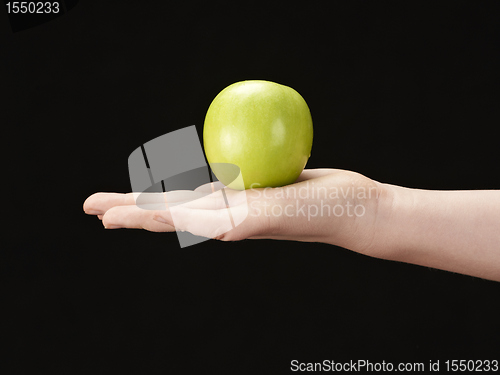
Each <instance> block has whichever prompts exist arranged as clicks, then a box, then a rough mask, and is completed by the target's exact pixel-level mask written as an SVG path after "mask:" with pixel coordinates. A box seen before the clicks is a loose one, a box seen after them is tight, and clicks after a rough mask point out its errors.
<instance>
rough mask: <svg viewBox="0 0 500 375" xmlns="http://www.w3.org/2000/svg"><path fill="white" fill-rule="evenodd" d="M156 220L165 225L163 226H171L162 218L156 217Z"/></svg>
mask: <svg viewBox="0 0 500 375" xmlns="http://www.w3.org/2000/svg"><path fill="white" fill-rule="evenodd" d="M153 219H154V220H156V221H159V222H160V223H163V224H170V223H169V222H168V221H167V220H166V219H165V218H163V217H162V216H155V217H153Z"/></svg>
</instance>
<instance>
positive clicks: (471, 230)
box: [368, 184, 500, 281]
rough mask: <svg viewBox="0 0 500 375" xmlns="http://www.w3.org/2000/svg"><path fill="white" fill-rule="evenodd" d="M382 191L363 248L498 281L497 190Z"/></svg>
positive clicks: (499, 219)
mask: <svg viewBox="0 0 500 375" xmlns="http://www.w3.org/2000/svg"><path fill="white" fill-rule="evenodd" d="M382 191H383V194H382V196H381V199H380V201H379V208H378V214H377V219H376V225H375V231H376V233H375V236H374V240H373V242H372V244H371V246H370V247H371V248H370V249H369V250H368V252H373V254H374V255H377V254H379V253H380V254H383V257H384V258H385V259H391V260H396V261H402V262H407V263H413V264H418V265H422V266H427V267H433V268H439V269H443V270H448V271H453V272H458V273H463V274H467V275H472V276H477V277H481V278H485V279H490V280H495V281H500V191H495V190H470V191H436V190H420V189H409V188H403V187H399V186H394V185H387V184H382Z"/></svg>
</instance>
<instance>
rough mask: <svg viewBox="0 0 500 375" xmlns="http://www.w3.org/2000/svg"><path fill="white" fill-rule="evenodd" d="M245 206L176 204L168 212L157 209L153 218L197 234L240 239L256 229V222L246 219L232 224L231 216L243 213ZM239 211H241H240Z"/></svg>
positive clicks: (232, 239) (233, 239)
mask: <svg viewBox="0 0 500 375" xmlns="http://www.w3.org/2000/svg"><path fill="white" fill-rule="evenodd" d="M244 210H246V207H243V206H239V207H234V208H231V210H229V209H219V210H205V209H196V208H187V207H183V206H176V207H172V208H171V209H170V212H163V211H157V215H155V216H154V219H155V220H157V221H161V222H165V223H169V224H170V225H172V226H174V227H175V228H176V230H178V231H187V232H190V233H192V234H194V235H197V236H202V237H207V238H215V239H224V240H229V241H236V240H241V239H244V238H247V237H249V236H250V235H252V234H253V233H256V232H257V231H258V222H257V221H255V220H246V221H245V222H244V223H242V224H241V225H238V226H236V228H234V226H233V217H234V216H239V215H243V214H245V212H244ZM240 211H241V212H240Z"/></svg>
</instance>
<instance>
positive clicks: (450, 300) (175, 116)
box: [0, 0, 500, 374]
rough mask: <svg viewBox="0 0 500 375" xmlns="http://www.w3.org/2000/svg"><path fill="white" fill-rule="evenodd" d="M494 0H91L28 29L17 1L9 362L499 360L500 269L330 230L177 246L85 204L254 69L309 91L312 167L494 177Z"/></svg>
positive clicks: (415, 180) (7, 61) (411, 178)
mask: <svg viewBox="0 0 500 375" xmlns="http://www.w3.org/2000/svg"><path fill="white" fill-rule="evenodd" d="M499 11H500V9H499V3H498V2H489V3H486V2H478V1H453V2H413V1H412V2H409V1H405V2H382V1H378V2H375V1H372V2H368V1H366V2H359V1H344V2H330V3H326V2H282V3H281V4H279V5H276V4H274V3H272V2H266V3H255V2H245V3H238V2H228V3H223V2H217V1H211V2H203V3H202V4H199V3H192V2H185V4H184V5H179V4H177V3H174V2H166V1H165V2H160V1H157V2H152V1H107V0H106V1H104V0H101V1H90V0H81V1H79V2H78V4H76V6H74V8H73V9H72V10H70V11H69V12H67V13H66V14H65V15H63V16H60V17H57V18H55V19H53V20H51V21H49V22H47V23H44V24H41V25H39V26H36V27H32V28H27V29H25V30H23V31H18V32H14V31H13V30H12V28H11V27H10V24H9V22H8V19H7V14H6V12H5V11H4V9H2V11H0V17H1V19H0V20H1V21H2V22H1V23H0V25H1V29H0V33H1V49H0V56H1V65H0V69H1V71H0V73H1V77H2V78H1V82H0V87H1V91H2V100H1V102H0V108H1V112H0V113H1V117H0V123H1V124H2V130H3V137H2V141H3V144H4V147H3V154H4V159H3V160H4V163H3V164H2V173H3V176H4V178H3V179H2V181H3V186H2V188H3V191H4V193H3V198H4V205H3V211H2V212H3V216H4V218H5V219H6V224H5V223H4V225H3V229H2V233H3V236H2V237H3V244H2V247H1V259H0V261H1V271H2V273H1V278H2V287H1V293H2V302H3V303H2V304H3V307H2V310H3V311H4V312H7V318H6V319H3V320H2V325H4V328H5V330H3V332H7V333H8V334H6V335H3V334H2V336H3V337H5V338H7V343H8V349H7V351H6V352H4V353H3V355H4V356H5V358H6V359H7V361H5V362H4V364H5V363H6V364H7V366H8V368H9V370H10V372H9V373H12V374H14V373H43V372H45V371H49V372H48V373H72V374H79V373H82V374H90V373H92V374H101V373H102V374H105V373H106V374H107V373H114V369H116V368H118V367H123V368H125V369H128V371H129V372H130V373H134V374H139V373H141V374H142V373H144V374H146V373H147V374H150V373H156V372H161V373H166V372H167V370H172V371H171V372H172V373H183V372H189V371H190V370H199V371H201V370H203V369H204V370H207V371H208V370H211V369H218V370H219V371H220V372H221V373H225V372H230V373H245V372H246V371H247V370H248V372H250V373H262V374H264V373H280V372H288V371H290V361H291V360H294V359H297V360H299V361H302V362H311V361H321V360H325V359H328V360H349V359H353V360H357V359H369V358H371V359H378V360H383V359H385V360H386V361H388V360H392V361H402V360H404V359H409V360H414V361H417V360H420V361H423V362H425V363H428V361H429V360H431V359H437V358H441V359H472V358H485V359H492V358H494V357H495V356H496V357H497V358H498V353H499V352H500V351H499V349H500V339H499V331H500V323H499V319H498V311H499V303H498V301H499V295H500V284H498V283H495V282H491V281H485V280H481V279H477V278H473V277H469V276H464V275H458V274H453V273H449V272H445V271H439V270H434V269H428V268H425V267H419V266H414V265H408V264H402V263H396V262H389V261H383V260H378V259H373V258H369V257H365V256H362V255H359V254H356V253H353V252H350V251H347V250H345V249H342V248H337V247H334V246H327V245H322V244H307V243H295V242H278V241H264V240H262V241H242V242H238V243H222V242H216V241H213V240H211V241H208V242H205V243H202V244H199V245H196V246H193V247H189V248H185V249H180V248H179V246H178V242H177V238H176V235H175V234H168V233H163V234H156V233H148V232H145V231H139V230H104V229H103V228H102V224H101V223H100V221H99V220H97V219H96V218H94V217H89V216H86V215H84V214H83V211H82V204H83V201H84V200H85V198H86V197H87V196H89V195H90V194H92V193H94V192H97V191H118V192H127V191H129V190H130V185H129V180H128V170H127V158H128V155H129V154H130V152H132V151H133V150H134V149H135V148H136V147H138V146H139V145H140V144H142V143H144V142H146V141H148V140H150V139H152V138H155V137H157V136H159V135H162V134H165V133H167V132H169V131H172V130H176V129H178V128H182V127H185V126H189V125H193V124H195V125H196V126H197V128H198V132H199V134H202V127H203V120H204V115H205V112H206V110H207V108H208V106H209V104H210V102H211V101H212V99H213V98H214V97H215V96H216V94H217V93H218V92H219V91H221V90H222V89H223V88H224V87H226V86H227V85H229V84H231V83H234V82H236V81H241V80H245V79H264V80H270V81H275V82H278V83H282V84H285V85H287V86H291V87H293V88H295V89H296V90H297V91H298V92H299V93H301V94H302V96H303V97H304V98H305V99H306V101H307V103H308V104H309V107H310V109H311V112H312V115H313V121H314V129H315V139H314V145H313V151H312V157H311V158H310V160H309V163H308V167H309V168H314V167H333V168H343V169H350V170H354V171H357V172H360V173H363V174H365V175H367V176H368V177H371V178H373V179H376V180H378V181H381V182H387V183H393V184H398V185H402V186H407V187H418V188H427V189H487V188H488V189H491V188H499V187H500V179H499V176H498V160H499V151H498V133H497V128H498V124H499V120H500V106H499V105H498V102H499V99H500V91H499V87H500V86H499V83H500V80H499V67H500V64H499V63H500V52H499V51H500V50H499V45H500V44H499V42H500V38H499V37H500V27H499V21H498V20H499V15H500V13H499ZM442 366H444V365H443V364H442ZM28 368H30V369H34V370H31V371H28ZM198 373H200V372H198Z"/></svg>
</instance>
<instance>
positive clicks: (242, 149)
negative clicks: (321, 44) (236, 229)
mask: <svg viewBox="0 0 500 375" xmlns="http://www.w3.org/2000/svg"><path fill="white" fill-rule="evenodd" d="M312 141H313V125H312V118H311V112H310V111H309V107H308V106H307V104H306V102H305V100H304V99H303V98H302V96H301V95H300V94H299V93H298V92H297V91H295V90H294V89H292V88H290V87H288V86H284V85H280V84H278V83H274V82H269V81H257V80H252V81H242V82H237V83H233V84H232V85H230V86H228V87H226V88H225V89H224V90H222V91H221V92H220V93H219V94H218V95H217V96H216V97H215V99H214V100H213V102H212V104H210V107H209V108H208V111H207V114H206V117H205V123H204V127H203V143H204V147H205V154H206V157H207V160H208V163H209V164H210V165H211V167H212V170H213V172H214V174H215V176H216V177H217V178H218V179H219V180H220V181H221V182H222V183H224V184H225V185H226V186H228V187H230V188H233V189H237V190H243V189H249V188H264V187H278V186H285V185H288V184H291V183H293V182H294V181H295V180H296V179H297V177H298V176H299V175H300V173H301V172H302V170H303V169H304V167H305V166H306V163H307V160H308V159H309V156H310V155H311V148H312ZM218 163H227V164H226V165H233V170H234V169H236V168H234V165H236V166H237V167H239V169H240V170H241V175H242V177H243V182H244V186H243V184H242V183H241V179H240V180H239V181H240V182H238V181H233V178H228V177H227V175H228V174H229V175H230V174H231V173H225V171H224V168H221V167H217V166H223V165H224V164H218Z"/></svg>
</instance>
